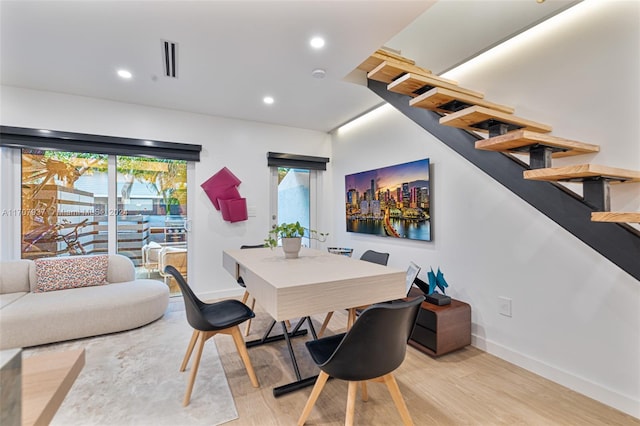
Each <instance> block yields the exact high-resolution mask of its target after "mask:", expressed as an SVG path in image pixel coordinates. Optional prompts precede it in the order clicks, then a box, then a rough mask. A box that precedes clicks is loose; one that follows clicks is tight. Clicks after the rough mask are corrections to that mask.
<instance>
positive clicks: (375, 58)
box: [358, 49, 416, 72]
mask: <svg viewBox="0 0 640 426" xmlns="http://www.w3.org/2000/svg"><path fill="white" fill-rule="evenodd" d="M384 61H396V62H401V63H406V64H409V65H415V64H416V62H415V61H413V60H411V59H409V58H405V57H404V56H400V55H398V54H395V53H393V52H389V51H388V50H384V49H378V50H376V51H375V52H374V53H373V54H372V55H371V56H369V57H368V58H367V59H365V61H364V62H363V63H361V64H360V65H358V69H359V70H362V71H366V72H369V71H371V70H372V69H374V68H376V67H377V66H378V65H380V64H381V63H383V62H384Z"/></svg>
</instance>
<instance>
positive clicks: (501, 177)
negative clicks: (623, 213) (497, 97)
mask: <svg viewBox="0 0 640 426" xmlns="http://www.w3.org/2000/svg"><path fill="white" fill-rule="evenodd" d="M368 87H369V88H370V89H371V90H372V91H373V92H375V93H376V94H377V95H378V96H380V97H381V98H382V99H384V100H385V101H387V102H388V103H389V104H391V105H392V106H393V107H395V108H396V109H397V110H398V111H400V112H402V113H403V114H404V115H405V116H407V117H408V118H410V119H411V120H413V121H414V122H415V123H416V124H418V125H419V126H421V127H422V128H423V129H425V130H426V131H428V132H429V133H431V134H432V135H433V136H435V137H436V138H437V139H439V140H440V141H441V142H442V143H444V144H445V145H447V146H448V147H449V148H451V149H452V150H454V151H455V152H457V153H458V154H459V155H461V156H462V157H464V158H465V159H466V160H467V161H469V162H470V163H471V164H473V165H475V166H476V167H478V168H479V169H480V170H482V171H483V172H485V173H486V174H488V175H489V176H491V177H492V178H493V179H495V180H496V181H497V182H499V183H500V184H502V185H503V186H505V187H506V188H507V189H509V190H510V191H512V192H513V193H514V194H515V195H517V196H518V197H520V198H522V199H523V200H524V201H526V202H527V203H529V204H530V205H531V206H533V207H534V208H535V209H537V210H539V211H540V212H542V213H543V214H545V215H546V216H547V217H549V218H550V219H551V220H553V221H554V222H556V223H557V224H558V225H559V226H561V227H562V228H564V229H565V230H567V231H568V232H570V233H571V234H572V235H574V236H575V237H576V238H578V239H579V240H581V241H582V242H584V243H585V244H587V245H588V246H589V247H591V248H592V249H594V250H596V251H597V252H598V253H600V254H601V255H602V256H604V257H605V258H607V259H609V260H610V261H611V262H612V263H614V264H615V265H617V266H618V267H620V268H621V269H622V270H624V271H625V272H627V273H628V274H629V275H631V276H633V277H634V278H635V279H637V280H640V262H638V253H640V231H638V230H637V229H635V228H633V227H632V226H630V225H628V224H626V223H606V222H603V223H599V222H592V221H591V214H592V213H593V212H594V209H593V208H592V207H590V206H589V205H588V204H587V203H585V202H584V201H583V200H582V198H581V197H579V196H578V195H576V194H575V193H573V192H571V191H569V190H568V189H566V188H565V187H564V186H562V185H560V184H557V183H554V182H535V181H530V180H526V179H523V178H522V175H523V172H524V171H525V170H528V169H529V167H528V166H527V165H526V164H525V163H523V162H521V161H519V160H518V159H516V158H515V157H513V156H510V155H508V154H503V153H498V152H487V151H481V150H476V149H475V143H476V141H478V140H480V139H482V138H481V137H480V136H478V135H476V134H475V133H473V132H469V131H466V130H463V129H459V128H455V127H448V126H442V125H440V118H441V117H442V116H441V115H440V114H438V113H435V112H433V111H429V110H425V109H421V108H413V107H411V106H410V105H409V102H408V100H409V99H410V97H409V96H407V95H402V94H398V93H394V92H390V91H388V90H387V85H386V84H385V83H382V82H378V81H374V80H369V81H368ZM465 142H466V143H465Z"/></svg>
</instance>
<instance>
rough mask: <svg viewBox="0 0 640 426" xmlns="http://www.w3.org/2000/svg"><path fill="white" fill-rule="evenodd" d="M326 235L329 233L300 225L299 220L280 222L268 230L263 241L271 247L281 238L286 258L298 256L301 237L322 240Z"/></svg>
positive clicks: (276, 244) (275, 245)
mask: <svg viewBox="0 0 640 426" xmlns="http://www.w3.org/2000/svg"><path fill="white" fill-rule="evenodd" d="M305 233H306V235H305ZM327 235H329V234H325V233H322V232H318V231H316V230H313V229H309V228H305V227H304V226H302V225H300V222H296V223H281V224H280V225H277V226H276V227H275V228H273V229H272V230H271V231H269V234H268V235H267V238H265V240H264V242H265V245H266V246H267V247H270V248H272V249H273V248H275V247H277V246H278V240H281V241H282V250H283V251H284V257H285V258H287V259H293V258H296V257H298V253H299V252H300V247H301V245H302V237H304V236H307V237H309V238H313V239H316V240H318V241H324V240H325V239H326V236H327Z"/></svg>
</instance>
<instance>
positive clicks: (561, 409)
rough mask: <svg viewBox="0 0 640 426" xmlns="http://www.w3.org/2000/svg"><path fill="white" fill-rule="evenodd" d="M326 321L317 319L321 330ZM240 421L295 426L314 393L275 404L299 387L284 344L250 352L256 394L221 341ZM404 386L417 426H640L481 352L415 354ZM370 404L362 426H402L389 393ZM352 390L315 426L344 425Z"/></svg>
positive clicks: (338, 384) (339, 387)
mask: <svg viewBox="0 0 640 426" xmlns="http://www.w3.org/2000/svg"><path fill="white" fill-rule="evenodd" d="M256 315H257V316H256V318H255V319H254V322H253V323H252V326H251V330H252V334H251V335H250V336H249V337H246V338H245V339H247V340H250V339H252V338H258V337H260V333H262V331H263V330H264V329H265V327H266V326H267V324H268V322H269V317H268V315H267V314H266V313H264V312H261V311H260V308H259V307H258V306H257V305H256ZM323 319H324V315H318V316H317V317H314V318H313V320H314V326H315V327H316V330H318V329H319V327H320V324H321V323H322V320H323ZM345 326H346V311H345V312H336V313H335V314H334V317H333V318H332V320H331V323H330V325H329V328H330V329H331V330H332V331H333V332H341V331H344V327H345ZM294 340H295V346H294V347H295V351H296V353H297V354H298V360H299V362H300V368H301V371H302V375H303V376H307V375H312V374H317V371H318V370H317V369H316V367H315V366H314V364H313V362H312V361H311V360H310V358H309V356H308V353H307V352H306V348H305V346H304V341H305V340H306V338H305V337H299V338H297V339H294ZM215 341H216V345H217V347H218V351H219V353H220V358H221V360H222V364H223V366H224V369H225V372H226V374H227V379H228V381H229V386H230V388H231V392H232V394H233V397H234V400H235V403H236V408H237V410H238V415H239V418H238V419H237V420H234V421H232V422H230V423H227V424H228V425H232V426H235V425H295V424H296V422H297V420H298V417H299V415H300V413H301V411H302V408H303V407H304V404H305V402H306V401H307V398H308V397H309V394H310V392H311V387H309V388H305V389H302V390H299V391H296V392H294V393H291V394H287V395H284V396H281V397H279V398H274V397H273V394H272V389H273V388H274V387H275V386H279V385H282V384H285V383H288V382H290V381H292V380H293V378H294V375H293V370H292V368H291V364H290V361H289V354H288V351H287V349H286V346H285V344H284V342H279V343H271V344H268V345H263V346H258V347H254V348H251V349H249V356H250V358H251V361H252V363H253V367H254V369H255V371H256V375H257V376H258V380H259V381H260V388H258V389H256V388H253V387H252V386H251V382H250V381H249V377H248V376H247V374H246V372H245V370H244V367H243V366H242V362H241V360H240V357H239V356H238V355H237V352H236V350H235V348H234V346H233V341H232V339H231V338H229V337H228V336H219V337H218V336H216V337H215ZM395 377H396V380H397V381H398V385H399V386H400V390H401V392H402V394H403V396H404V399H405V401H406V403H407V406H408V408H409V412H410V413H411V416H412V418H413V422H414V423H415V424H416V425H640V420H638V419H636V418H634V417H631V416H628V415H626V414H624V413H622V412H620V411H618V410H615V409H613V408H610V407H608V406H606V405H604V404H601V403H599V402H597V401H595V400H593V399H590V398H587V397H585V396H582V395H580V394H578V393H576V392H573V391H571V390H569V389H567V388H565V387H563V386H560V385H557V384H555V383H553V382H551V381H549V380H546V379H544V378H542V377H539V376H537V375H535V374H532V373H530V372H528V371H526V370H523V369H522V368H519V367H517V366H515V365H513V364H510V363H508V362H506V361H503V360H501V359H499V358H496V357H495V356H492V355H489V354H487V353H485V352H483V351H481V350H478V349H476V348H473V347H470V346H469V347H467V348H465V349H462V350H460V351H457V352H454V353H451V354H448V355H445V356H442V357H440V358H438V359H434V358H431V357H429V356H427V355H425V354H423V353H421V352H419V351H417V350H416V349H414V348H412V347H408V348H407V356H406V359H405V361H404V363H403V365H402V366H401V367H400V368H399V369H398V370H396V372H395ZM368 390H369V401H367V402H363V401H362V400H361V399H360V395H358V401H357V403H356V417H355V422H356V424H359V425H400V424H402V422H401V421H400V417H399V415H398V413H397V411H396V409H395V406H394V404H393V401H392V400H391V398H390V396H389V394H388V392H387V389H386V387H385V386H384V385H383V384H379V383H370V384H369V386H368ZM346 400H347V385H346V383H345V382H342V381H339V380H330V381H329V382H328V383H327V384H326V386H325V388H324V390H323V392H322V394H321V395H320V397H319V399H318V401H317V403H316V405H315V407H314V409H313V410H312V412H311V415H310V416H309V418H308V420H307V423H306V424H308V425H340V424H344V416H345V409H346Z"/></svg>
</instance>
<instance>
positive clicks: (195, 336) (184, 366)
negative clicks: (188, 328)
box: [180, 330, 198, 371]
mask: <svg viewBox="0 0 640 426" xmlns="http://www.w3.org/2000/svg"><path fill="white" fill-rule="evenodd" d="M197 339H198V330H193V334H192V335H191V341H190V342H189V346H187V353H185V354H184V359H183V360H182V365H181V366H180V371H184V370H186V369H187V364H188V363H189V358H191V354H192V353H193V347H194V346H195V344H196V340H197Z"/></svg>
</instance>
